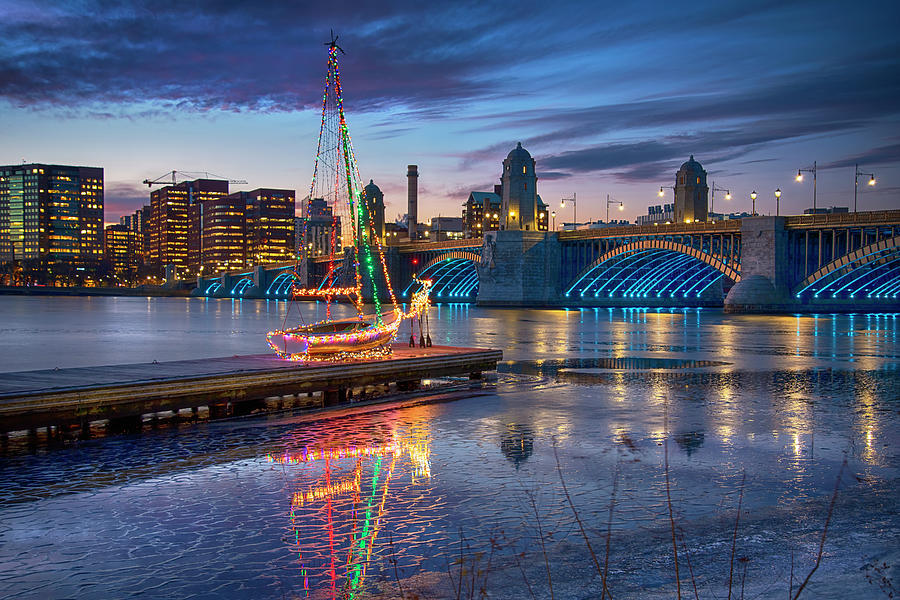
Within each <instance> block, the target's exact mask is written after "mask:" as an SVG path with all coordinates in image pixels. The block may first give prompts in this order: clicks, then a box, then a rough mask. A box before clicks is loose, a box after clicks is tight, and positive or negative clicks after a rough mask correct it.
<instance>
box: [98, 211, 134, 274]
mask: <svg viewBox="0 0 900 600" xmlns="http://www.w3.org/2000/svg"><path fill="white" fill-rule="evenodd" d="M104 246H105V253H106V259H107V260H108V261H109V263H110V266H112V268H113V271H115V272H116V273H117V274H119V275H124V276H125V277H127V278H129V279H130V278H133V277H134V275H135V274H136V273H137V270H138V266H139V265H140V262H141V256H140V246H141V240H140V234H139V233H138V232H137V231H134V230H132V229H129V228H128V227H126V226H125V225H122V224H119V225H107V226H106V230H105V235H104Z"/></svg>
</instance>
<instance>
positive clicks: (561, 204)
mask: <svg viewBox="0 0 900 600" xmlns="http://www.w3.org/2000/svg"><path fill="white" fill-rule="evenodd" d="M576 196H577V195H576V194H575V192H572V197H571V198H563V199H562V200H560V201H559V207H560V208H565V206H566V202H571V203H572V220H573V221H575V226H576V227H578V205H577V204H575V198H576Z"/></svg>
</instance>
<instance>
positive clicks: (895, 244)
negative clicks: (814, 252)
mask: <svg viewBox="0 0 900 600" xmlns="http://www.w3.org/2000/svg"><path fill="white" fill-rule="evenodd" d="M898 294H900V237H897V236H894V237H890V238H887V239H883V240H881V241H878V242H875V243H872V244H868V245H867V246H863V247H862V248H859V249H858V250H854V251H853V252H850V253H848V254H846V255H844V256H842V257H840V258H837V259H835V260H833V261H831V262H830V263H828V264H826V265H824V266H823V267H821V268H820V269H818V270H817V271H815V272H814V273H812V274H811V275H810V276H809V277H807V278H806V279H804V280H803V281H802V282H801V283H800V284H799V285H798V286H797V287H796V288H795V290H794V295H795V296H796V297H797V298H803V297H804V296H809V297H811V298H813V299H819V298H822V297H824V298H828V297H830V298H838V297H841V298H856V297H858V296H862V295H865V297H866V298H875V299H880V298H897V296H898Z"/></svg>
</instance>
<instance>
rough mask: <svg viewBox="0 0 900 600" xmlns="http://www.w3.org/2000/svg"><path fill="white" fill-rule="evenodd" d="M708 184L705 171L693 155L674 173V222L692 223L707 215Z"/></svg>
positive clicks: (702, 219) (703, 219) (701, 219)
mask: <svg viewBox="0 0 900 600" xmlns="http://www.w3.org/2000/svg"><path fill="white" fill-rule="evenodd" d="M708 212H709V186H708V185H706V171H704V170H703V167H702V166H701V165H700V163H698V162H697V161H696V160H694V155H693V154H692V155H691V157H690V158H689V159H688V160H687V162H686V163H684V164H682V165H681V168H680V169H678V172H677V173H675V222H676V223H693V222H694V221H706V220H707V218H708V217H709V215H708Z"/></svg>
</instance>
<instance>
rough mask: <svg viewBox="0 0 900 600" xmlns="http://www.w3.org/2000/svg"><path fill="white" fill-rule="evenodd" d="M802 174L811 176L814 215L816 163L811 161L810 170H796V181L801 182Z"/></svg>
mask: <svg viewBox="0 0 900 600" xmlns="http://www.w3.org/2000/svg"><path fill="white" fill-rule="evenodd" d="M804 173H812V174H813V214H816V161H813V166H812V168H811V169H797V181H803V174H804Z"/></svg>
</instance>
